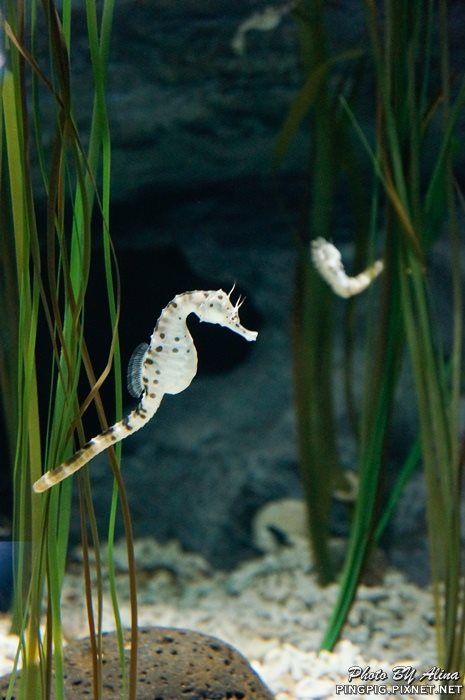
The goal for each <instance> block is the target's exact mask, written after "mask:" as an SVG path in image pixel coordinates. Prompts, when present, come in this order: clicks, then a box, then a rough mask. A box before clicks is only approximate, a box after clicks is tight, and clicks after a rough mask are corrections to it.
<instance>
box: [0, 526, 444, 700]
mask: <svg viewBox="0 0 465 700" xmlns="http://www.w3.org/2000/svg"><path fill="white" fill-rule="evenodd" d="M136 559H137V563H138V571H139V577H138V590H139V623H140V624H141V625H168V626H176V627H188V628H192V629H195V630H198V631H201V632H206V633H209V634H213V635H215V636H218V637H221V638H222V639H224V640H225V641H227V642H229V643H231V644H233V645H234V646H235V647H236V648H237V649H239V651H241V652H242V653H243V654H244V655H245V656H246V657H247V658H248V659H249V661H250V662H251V663H252V665H253V667H254V668H255V670H256V671H257V672H258V673H259V675H260V676H261V677H262V678H263V680H264V681H265V682H266V683H267V684H268V685H269V687H270V688H271V690H273V691H274V693H275V694H276V697H277V700H290V699H291V698H294V699H296V700H310V698H312V699H317V698H336V697H345V694H346V693H345V692H344V691H340V692H339V694H337V695H336V684H338V683H340V684H347V683H348V669H349V667H351V666H359V667H361V668H362V669H364V668H365V667H367V666H369V667H370V669H371V671H379V670H380V669H383V670H384V671H386V672H387V673H388V674H389V673H390V672H391V669H392V667H393V666H394V665H405V666H409V667H410V666H411V667H413V668H414V669H416V670H417V671H418V674H417V675H419V674H420V673H421V672H424V671H427V670H429V669H430V668H431V667H433V666H434V664H435V635H434V628H433V618H432V598H431V592H430V591H429V590H425V589H419V588H418V587H416V586H415V585H413V584H411V583H408V582H407V581H406V580H405V579H404V577H403V576H402V574H400V573H399V572H397V571H392V570H390V571H388V572H386V573H385V575H384V580H383V584H382V585H381V586H376V587H367V586H360V588H359V593H358V597H357V601H356V603H355V605H354V607H353V609H352V611H351V613H350V616H349V620H348V623H347V625H346V627H345V629H344V633H343V639H342V641H341V642H339V644H338V645H337V647H336V649H335V651H334V653H328V652H321V653H318V646H319V643H320V641H321V637H322V632H323V630H324V627H325V624H326V622H327V620H328V618H329V615H330V612H331V610H332V606H333V604H334V601H335V598H336V595H337V587H336V586H335V585H331V586H328V587H326V588H324V589H322V588H320V587H319V586H318V585H317V582H316V578H315V575H314V572H313V566H312V562H311V557H310V555H309V551H308V547H307V544H306V542H305V540H304V539H301V538H300V537H294V538H293V543H292V545H289V546H283V547H280V548H279V547H275V548H274V551H271V552H268V553H267V554H264V556H262V557H260V558H257V559H256V560H253V561H250V562H247V563H244V564H243V565H241V566H240V567H239V568H238V569H237V570H236V571H234V572H232V573H231V572H229V573H228V572H218V571H212V570H211V569H210V567H209V565H208V563H207V562H205V561H204V560H203V559H202V558H201V557H199V556H197V555H192V554H187V553H184V552H182V550H181V548H180V546H179V545H178V543H176V542H170V543H167V544H164V545H160V544H159V543H157V542H156V541H155V540H153V539H150V538H147V539H144V540H140V541H138V542H136ZM116 564H117V569H118V571H119V573H118V588H119V597H120V607H121V612H122V618H123V621H124V623H125V624H129V619H130V618H129V602H128V584H127V575H126V573H125V569H126V568H127V565H126V558H125V546H124V544H122V543H121V544H120V545H118V546H117V547H116ZM82 586H83V583H82V573H81V565H80V563H79V561H75V562H74V563H72V564H71V565H70V568H69V572H68V575H67V577H66V581H65V586H64V591H63V626H64V632H65V635H66V637H67V638H68V639H72V638H76V637H81V636H86V628H85V620H86V615H85V610H84V601H83V597H82V593H81V591H82ZM105 586H106V588H107V583H105ZM103 618H104V628H105V629H108V630H110V629H113V628H114V622H113V617H112V612H111V606H110V602H109V597H108V594H107V593H106V595H105V601H104V615H103ZM15 650H16V639H15V638H14V637H11V636H8V618H7V617H6V616H4V617H3V618H0V671H1V672H2V673H6V672H8V670H9V669H10V668H11V663H12V658H13V656H14V653H15ZM355 682H357V681H353V683H352V685H353V684H354V683H355ZM367 691H368V692H367ZM362 692H363V691H362ZM375 692H376V689H375V691H373V692H369V689H368V688H366V689H365V692H364V694H365V695H369V696H374V695H375ZM400 695H402V694H399V696H400ZM413 695H415V694H411V695H410V696H411V697H412V696H413Z"/></svg>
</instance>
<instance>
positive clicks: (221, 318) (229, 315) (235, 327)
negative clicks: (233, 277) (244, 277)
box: [197, 287, 257, 340]
mask: <svg viewBox="0 0 465 700" xmlns="http://www.w3.org/2000/svg"><path fill="white" fill-rule="evenodd" d="M233 289H234V287H233ZM233 289H231V291H230V292H229V294H227V292H224V291H223V290H222V289H218V290H216V291H212V292H205V293H204V294H205V296H204V299H203V300H202V302H201V303H200V305H199V309H198V311H197V315H198V317H199V319H200V320H201V321H206V322H207V323H217V324H218V325H220V326H224V328H229V330H231V331H234V333H238V334H239V335H241V336H242V337H243V338H245V339H246V340H255V339H256V337H257V333H256V331H249V330H248V329H247V328H244V326H243V325H242V324H241V322H240V320H239V308H240V307H241V305H242V304H243V302H244V299H242V300H241V298H240V297H239V299H238V300H237V302H236V303H235V304H234V305H233V304H232V302H231V294H232V292H233Z"/></svg>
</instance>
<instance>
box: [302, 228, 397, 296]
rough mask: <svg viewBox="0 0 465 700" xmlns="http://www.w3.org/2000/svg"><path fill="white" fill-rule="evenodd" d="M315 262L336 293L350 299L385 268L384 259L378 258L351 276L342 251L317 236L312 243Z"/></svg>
mask: <svg viewBox="0 0 465 700" xmlns="http://www.w3.org/2000/svg"><path fill="white" fill-rule="evenodd" d="M311 255H312V260H313V264H314V265H315V267H316V269H317V270H318V272H319V273H320V275H321V276H322V277H323V279H324V280H325V281H326V282H327V283H328V284H329V286H330V287H331V289H332V290H333V292H334V293H335V294H338V295H339V296H340V297H344V298H345V299H348V298H349V297H352V296H354V295H355V294H360V292H363V290H364V289H366V288H367V287H368V286H369V285H370V284H371V283H372V282H373V280H374V279H375V278H376V277H378V275H379V274H380V273H381V272H382V270H383V267H384V265H383V261H382V260H376V262H374V263H373V264H372V265H370V266H369V267H367V269H366V270H364V271H363V272H360V273H359V274H358V275H355V277H349V275H347V273H346V271H345V270H344V266H343V264H342V259H341V253H340V252H339V250H338V249H337V248H336V246H334V245H333V244H332V243H329V242H328V241H327V240H325V239H324V238H321V237H320V238H315V240H313V241H312V243H311Z"/></svg>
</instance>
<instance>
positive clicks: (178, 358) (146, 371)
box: [33, 289, 257, 493]
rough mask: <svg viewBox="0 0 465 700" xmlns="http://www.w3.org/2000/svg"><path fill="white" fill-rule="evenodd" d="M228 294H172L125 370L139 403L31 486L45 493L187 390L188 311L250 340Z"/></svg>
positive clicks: (193, 364)
mask: <svg viewBox="0 0 465 700" xmlns="http://www.w3.org/2000/svg"><path fill="white" fill-rule="evenodd" d="M231 294H232V290H231V292H229V294H227V293H226V292H224V291H223V290H222V289H219V290H216V291H193V292H184V293H183V294H178V295H177V296H175V297H174V299H173V300H172V301H170V303H169V304H168V305H167V306H166V307H165V308H164V309H163V311H162V312H161V315H160V318H159V319H158V321H157V324H156V326H155V329H154V331H153V333H152V336H151V338H150V345H147V344H146V343H144V344H142V345H139V347H138V348H136V350H135V351H134V353H133V356H132V358H131V360H130V362H129V369H128V388H129V391H130V392H131V394H132V395H133V396H136V397H140V402H139V405H138V406H137V408H135V409H134V410H133V411H131V413H129V415H127V416H126V417H125V418H123V420H121V421H119V422H118V423H115V424H114V425H112V426H111V428H108V430H105V431H104V432H103V433H100V435H97V436H96V437H94V438H92V440H89V442H88V443H87V444H86V445H84V447H83V448H82V449H80V450H79V451H78V452H76V453H75V454H74V455H73V456H72V457H71V458H70V459H68V460H67V461H66V462H63V464H60V465H59V466H58V467H56V468H55V469H51V470H50V471H48V472H47V473H46V474H44V475H43V476H41V477H40V479H38V480H37V481H36V482H35V484H34V486H33V489H34V491H35V492H36V493H41V492H42V491H46V490H47V489H49V488H50V487H51V486H54V485H55V484H58V483H59V482H60V481H63V479H66V478H67V477H68V476H70V475H71V474H74V472H76V471H77V470H78V469H80V468H81V467H83V466H84V465H85V464H87V463H88V462H89V461H90V460H91V459H93V458H94V457H95V456H96V455H98V454H100V452H103V450H105V449H107V447H110V445H114V444H115V443H116V442H119V441H120V440H123V439H124V438H125V437H127V436H128V435H131V434H132V433H134V432H135V431H136V430H139V429H140V428H142V426H144V425H145V424H146V423H147V422H148V421H149V420H150V418H151V417H152V416H153V415H154V414H155V413H156V412H157V410H158V407H159V405H160V403H161V400H162V398H163V396H164V395H165V394H178V393H179V392H181V391H184V389H187V387H188V386H189V384H190V383H191V382H192V380H193V378H194V377H195V375H196V373H197V351H196V349H195V345H194V341H193V339H192V336H191V334H190V333H189V329H188V328H187V324H186V320H187V317H188V316H189V314H191V313H194V314H196V316H198V318H199V319H200V321H206V322H207V323H216V324H219V325H220V326H223V327H224V328H229V329H230V330H231V331H233V332H234V333H238V334H239V335H241V336H242V337H243V338H245V339H246V340H255V339H256V337H257V333H256V332H255V331H249V330H247V328H244V326H242V325H241V323H240V320H239V307H240V306H241V304H242V301H241V300H240V299H238V301H237V302H236V304H235V305H233V304H232V303H231Z"/></svg>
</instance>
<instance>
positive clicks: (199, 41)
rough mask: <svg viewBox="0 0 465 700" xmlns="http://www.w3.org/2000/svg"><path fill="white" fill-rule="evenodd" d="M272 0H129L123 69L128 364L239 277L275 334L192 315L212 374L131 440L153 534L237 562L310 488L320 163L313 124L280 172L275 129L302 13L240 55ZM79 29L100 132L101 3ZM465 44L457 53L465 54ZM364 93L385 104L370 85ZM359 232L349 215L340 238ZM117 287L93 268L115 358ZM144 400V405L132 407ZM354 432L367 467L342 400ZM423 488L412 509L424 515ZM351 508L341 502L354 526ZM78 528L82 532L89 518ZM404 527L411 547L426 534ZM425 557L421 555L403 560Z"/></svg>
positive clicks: (78, 66) (406, 431) (106, 489)
mask: <svg viewBox="0 0 465 700" xmlns="http://www.w3.org/2000/svg"><path fill="white" fill-rule="evenodd" d="M328 5H329V6H330V15H329V25H330V26H331V27H337V32H331V33H330V34H331V41H334V42H335V44H336V46H337V45H338V44H339V43H340V44H341V46H347V45H360V44H362V45H363V42H364V40H365V39H364V33H363V32H364V23H363V14H362V10H361V7H362V3H347V2H343V1H342V0H341V1H340V2H337V1H335V2H333V3H328ZM265 6H266V3H264V2H261V1H260V2H259V1H254V0H235V1H234V2H230V0H178V1H176V2H173V0H118V1H117V3H116V13H115V25H114V32H113V46H112V52H111V58H110V66H109V83H108V84H109V92H108V106H109V113H110V118H111V133H112V142H113V158H112V164H113V207H112V214H111V217H112V220H111V230H112V235H113V239H114V242H115V246H116V249H117V254H118V257H119V261H120V265H121V273H122V302H123V309H122V318H121V343H122V352H123V360H124V362H127V361H128V359H129V356H130V354H131V352H132V350H133V349H134V347H135V346H136V345H137V344H138V343H140V342H141V341H144V340H148V337H149V335H150V333H151V331H152V328H153V326H154V324H155V321H156V319H157V318H158V316H159V313H160V311H161V309H162V308H163V306H165V305H166V303H167V302H168V301H169V300H170V299H171V298H172V297H173V296H174V294H176V293H177V292H181V291H185V290H187V289H192V288H205V289H210V288H218V287H223V288H224V289H230V288H231V286H232V284H233V283H234V282H236V283H237V291H238V292H240V293H242V294H245V295H246V296H247V300H246V302H245V304H244V306H243V307H242V309H241V317H242V318H243V321H244V324H245V325H246V326H248V327H250V328H253V329H255V330H258V332H259V336H258V340H257V342H256V343H255V344H247V343H245V341H243V340H242V339H240V338H239V337H235V336H234V337H233V336H232V335H231V334H230V333H228V332H227V331H223V330H222V329H220V328H217V327H208V328H206V327H203V326H202V327H199V326H198V324H196V323H195V321H193V334H194V336H195V339H196V344H197V348H198V352H199V361H200V366H199V375H198V376H197V378H196V379H195V380H194V382H193V384H192V386H191V387H190V388H189V389H188V390H186V391H185V392H184V393H182V394H180V395H178V396H175V397H165V399H164V401H163V403H162V405H161V407H160V409H159V411H158V413H157V415H156V417H155V418H154V419H153V420H152V422H151V423H150V424H149V425H148V426H147V427H146V428H144V430H142V431H141V432H140V433H137V434H135V435H134V436H132V437H131V438H130V439H129V440H127V441H125V443H124V462H123V469H124V477H125V481H126V485H127V489H128V493H129V499H130V503H131V508H132V514H133V519H134V529H135V534H136V536H142V535H148V534H150V535H154V536H156V537H157V538H159V539H161V540H164V539H169V538H177V539H179V540H180V541H181V543H182V544H183V545H184V546H185V547H186V548H188V549H191V550H195V551H199V552H201V553H202V554H203V555H204V556H206V557H207V558H208V559H209V560H210V561H211V562H212V563H213V564H215V565H216V566H220V567H232V566H234V565H235V564H236V563H237V562H238V561H240V560H241V559H243V558H244V557H247V556H250V555H251V554H252V553H253V545H252V544H251V538H250V523H251V519H252V516H253V514H254V513H255V512H256V511H257V509H258V508H259V507H260V506H261V505H262V504H263V503H265V502H267V501H269V500H273V499H276V498H280V497H285V496H299V495H300V494H301V487H300V480H299V474H298V462H297V454H296V444H295V420H294V407H293V381H292V367H291V357H290V355H291V353H290V328H291V317H292V295H293V283H294V264H295V251H294V247H293V244H292V225H293V223H294V222H295V220H296V219H297V216H298V212H299V209H300V207H301V193H302V189H303V185H304V182H305V178H306V176H307V175H306V173H307V171H308V167H309V163H308V158H307V152H308V151H307V142H306V139H305V136H304V135H302V136H301V137H299V139H297V140H296V142H295V143H294V144H293V146H292V148H291V150H290V152H289V154H288V157H287V158H286V160H285V162H284V164H283V167H282V168H281V170H280V174H279V177H276V176H274V175H273V173H272V167H271V160H272V158H271V157H272V151H273V146H274V143H275V139H276V135H277V133H278V131H279V128H280V126H281V125H282V123H283V120H284V117H285V115H286V111H287V109H288V107H289V104H290V102H291V100H292V98H293V96H294V95H295V93H296V90H297V89H298V88H299V86H300V85H301V84H302V74H301V70H300V67H299V61H298V41H297V36H296V27H295V24H294V22H293V20H292V18H291V17H290V14H289V13H288V12H283V17H282V21H281V23H280V25H279V26H278V27H276V28H275V29H274V30H272V31H251V32H250V33H249V34H247V36H246V44H245V51H244V52H243V53H242V54H241V55H239V54H238V53H237V52H235V51H234V50H233V48H232V41H233V38H234V36H235V34H236V32H237V29H238V27H239V25H240V24H241V23H242V22H243V21H244V20H245V19H247V17H249V16H250V15H251V14H252V13H254V12H257V11H258V10H261V9H263V8H264V7H265ZM355 6H356V7H355ZM457 8H458V9H457V11H456V13H455V14H454V15H453V18H454V22H453V29H452V33H451V40H452V42H453V44H454V51H455V44H457V46H458V42H459V38H460V36H461V30H460V27H463V19H462V17H463V13H462V12H461V11H460V3H458V4H457ZM76 12H77V13H78V15H77V16H78V17H79V9H77V10H76ZM77 26H78V28H79V29H80V30H81V31H78V32H77V33H76V36H75V37H74V47H73V52H72V69H73V71H74V75H75V78H74V79H75V94H78V95H79V96H80V97H81V98H82V99H80V100H79V101H77V102H76V105H75V106H76V114H77V120H78V123H79V124H80V126H81V128H82V130H84V131H85V129H86V125H88V123H89V118H90V117H89V93H88V87H89V85H90V67H89V65H88V63H87V59H86V58H85V55H86V54H85V51H80V47H81V48H83V49H85V47H86V42H87V39H86V34H85V22H84V15H83V16H82V22H81V23H79V22H78V25H77ZM462 51H463V49H462V48H460V49H459V48H457V52H456V56H457V61H458V62H461V61H462ZM365 99H366V100H367V105H369V104H370V103H369V100H371V96H370V95H369V94H367V95H366V98H365ZM341 208H343V206H342V203H341ZM341 220H342V221H343V220H344V217H343V216H342V217H341ZM349 235H350V234H349V233H348V232H346V231H345V230H344V226H343V225H342V227H341V231H340V238H339V240H340V241H344V239H345V238H346V236H347V237H348V236H349ZM346 252H347V254H348V255H349V256H350V250H347V251H346ZM100 285H101V280H99V279H98V278H97V279H92V281H91V291H90V293H91V296H92V299H95V317H94V318H92V317H90V318H89V319H88V324H89V331H90V332H91V333H92V331H94V341H93V343H92V344H91V346H93V348H94V353H95V355H96V357H97V358H98V355H99V352H100V353H101V356H102V358H105V353H106V345H105V343H106V338H104V337H103V336H102V334H101V329H100V325H99V308H100V307H99V304H100V303H101V300H102V298H104V291H103V290H102V288H101V286H100ZM102 361H103V360H102ZM97 364H98V361H97ZM132 405H133V404H132V403H131V401H130V400H129V401H128V402H127V404H126V407H127V408H128V409H130V408H131V407H132ZM109 414H110V415H111V412H110V411H109ZM412 422H413V416H412V412H411V410H410V409H409V405H406V406H405V411H404V413H402V415H401V414H399V415H398V416H396V419H395V430H396V435H397V436H403V439H404V440H409V439H410V438H409V435H410V434H411V430H412ZM340 427H341V441H342V447H343V449H342V453H343V455H344V460H345V463H346V466H347V467H351V466H353V464H354V460H355V454H354V451H353V445H352V443H351V441H350V435H349V433H348V431H347V429H346V418H345V415H344V413H343V410H342V408H341V412H340ZM90 432H92V430H90ZM89 436H90V435H89ZM393 442H395V440H394V441H393ZM91 473H92V475H93V488H94V490H95V493H96V495H97V500H98V502H99V503H100V510H99V516H100V518H101V522H102V523H104V522H106V518H107V514H108V503H109V498H110V492H111V477H110V469H109V467H108V463H107V461H106V459H105V458H104V457H101V458H98V459H97V460H95V462H94V463H93V464H92V468H91ZM417 488H418V486H416V489H417ZM414 493H417V490H414ZM408 498H409V501H408V505H407V507H404V510H405V511H406V512H408V513H411V512H412V508H411V503H412V501H411V500H410V499H411V496H409V497H408ZM413 500H414V501H415V502H416V499H415V498H413ZM419 509H420V512H419V513H418V514H417V515H416V517H415V522H414V523H413V525H412V527H413V528H415V529H418V530H419V531H418V532H417V533H416V535H417V536H416V538H415V540H414V543H413V547H414V550H415V552H418V553H419V554H418V556H419V559H418V560H416V563H415V566H414V569H415V571H417V570H418V569H423V570H424V569H425V567H426V565H427V564H426V562H427V559H426V556H425V546H424V544H423V543H424V530H423V520H422V512H421V508H419ZM415 512H416V511H415ZM344 517H345V515H344V512H341V519H340V525H339V526H338V527H339V531H343V529H344ZM73 523H75V525H73V527H76V528H77V527H78V524H77V518H74V519H73ZM418 523H420V524H421V525H420V527H418ZM396 528H397V530H398V531H399V532H402V539H403V540H404V541H405V542H407V541H409V536H410V535H412V534H414V533H412V530H411V529H410V530H409V531H408V533H407V536H406V534H405V529H403V525H399V524H397V525H395V529H396ZM399 528H400V529H399ZM73 534H74V536H76V537H77V530H75V531H73ZM410 541H413V540H410ZM410 541H409V542H410ZM395 545H396V547H397V543H395ZM410 558H411V552H410V551H409V552H408V553H407V555H406V556H404V561H405V560H409V559H410ZM398 563H399V562H398ZM415 571H414V572H413V574H414V575H415Z"/></svg>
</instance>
